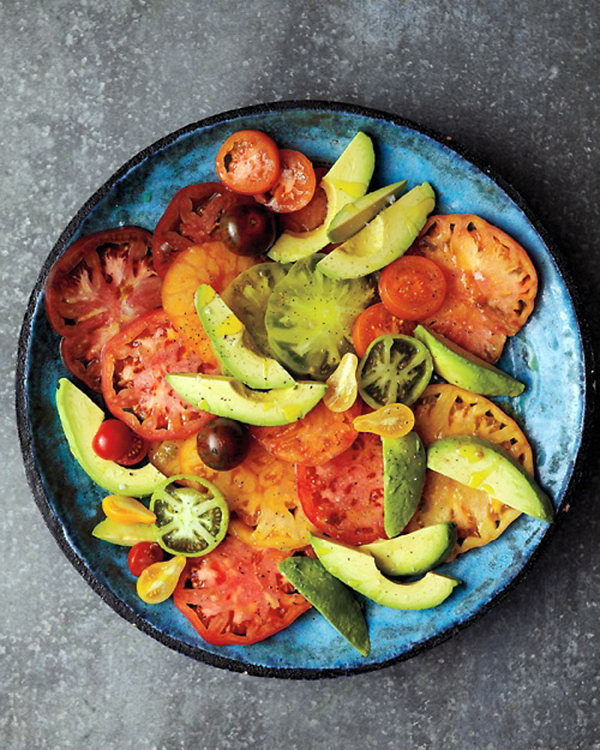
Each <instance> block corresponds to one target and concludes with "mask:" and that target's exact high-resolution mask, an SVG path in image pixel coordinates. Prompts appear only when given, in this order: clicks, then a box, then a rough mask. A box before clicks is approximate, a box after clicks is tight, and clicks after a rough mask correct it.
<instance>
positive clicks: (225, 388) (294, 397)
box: [166, 373, 327, 427]
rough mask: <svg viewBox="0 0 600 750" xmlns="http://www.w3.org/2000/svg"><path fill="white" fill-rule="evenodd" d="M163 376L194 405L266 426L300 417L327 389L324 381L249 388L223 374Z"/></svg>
mask: <svg viewBox="0 0 600 750" xmlns="http://www.w3.org/2000/svg"><path fill="white" fill-rule="evenodd" d="M166 378H167V382H168V383H169V385H170V386H171V388H173V389H174V390H175V391H176V392H177V393H178V394H179V395H180V396H181V398H183V399H184V400H185V401H187V402H188V403H189V404H192V406H195V407H196V408H197V409H202V410H203V411H207V412H209V413H210V414H215V415H216V416H218V417H229V419H237V421H238V422H245V423H246V424H254V425H263V426H268V427H272V426H275V425H282V424H290V422H296V421H297V420H299V419H302V417H304V416H305V415H306V414H308V412H309V411H310V410H311V409H313V408H314V407H315V406H316V405H317V404H318V403H319V401H320V400H321V399H322V398H323V396H324V395H325V393H326V392H327V385H326V384H325V383H313V382H312V381H300V382H298V383H296V384H295V385H292V386H289V387H288V388H279V389H277V390H271V391H253V390H250V388H247V387H246V386H245V385H244V384H243V383H241V382H240V381H239V380H236V379H235V378H229V377H226V376H224V375H200V374H196V373H170V374H169V375H167V376H166Z"/></svg>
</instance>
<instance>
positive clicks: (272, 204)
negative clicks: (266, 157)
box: [254, 148, 317, 214]
mask: <svg viewBox="0 0 600 750" xmlns="http://www.w3.org/2000/svg"><path fill="white" fill-rule="evenodd" d="M279 157H280V159H281V174H280V175H279V179H278V180H277V182H276V183H275V184H274V185H273V187H272V188H271V189H270V190H269V191H267V192H261V193H260V194H258V195H255V196H254V197H255V198H256V200H257V201H258V202H259V203H263V204H264V205H265V206H267V208H270V209H271V211H275V212H276V213H278V214H287V213H291V212H292V211H299V210H300V209H301V208H304V207H305V206H307V205H308V204H309V203H310V201H311V200H312V198H313V196H314V194H315V190H316V188H317V178H316V176H315V170H314V168H313V165H312V164H311V162H310V160H309V159H307V158H306V156H304V154H302V153H300V151H292V150H291V149H289V148H282V149H281V151H280V152H279Z"/></svg>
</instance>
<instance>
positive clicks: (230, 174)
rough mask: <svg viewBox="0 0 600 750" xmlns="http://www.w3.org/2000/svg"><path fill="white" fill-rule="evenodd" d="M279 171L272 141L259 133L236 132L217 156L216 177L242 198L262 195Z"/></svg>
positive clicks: (277, 157) (275, 146) (278, 163)
mask: <svg viewBox="0 0 600 750" xmlns="http://www.w3.org/2000/svg"><path fill="white" fill-rule="evenodd" d="M280 172H281V166H280V156H279V149H278V148H277V144H276V143H275V141H274V140H273V139H272V138H270V137H269V136H268V135H267V134H266V133H262V132H261V131H260V130H239V131H238V132H237V133H233V135H230V136H229V138H228V139H227V140H226V141H225V143H224V144H223V145H222V146H221V148H220V149H219V153H218V154H217V174H218V175H219V179H220V180H221V182H222V183H223V184H224V185H226V186H227V187H228V188H229V189H230V190H233V191H234V192H236V193H243V194H244V195H255V194H256V193H265V192H266V191H267V190H270V189H271V188H272V187H273V185H274V184H275V183H276V182H277V180H278V178H279V174H280Z"/></svg>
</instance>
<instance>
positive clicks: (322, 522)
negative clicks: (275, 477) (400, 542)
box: [297, 432, 385, 545]
mask: <svg viewBox="0 0 600 750" xmlns="http://www.w3.org/2000/svg"><path fill="white" fill-rule="evenodd" d="M297 477H298V495H299V496H300V502H301V503H302V508H303V510H304V512H305V513H306V516H307V518H308V519H309V520H310V521H312V523H313V524H314V525H315V526H316V527H317V528H318V529H319V530H320V531H322V532H324V533H325V534H328V535H329V536H330V537H332V538H333V539H338V540H339V541H340V542H344V543H345V544H353V545H356V544H368V543H370V542H374V541H375V540H376V539H384V538H385V531H384V528H383V456H382V452H381V440H380V439H379V437H377V435H371V434H369V433H364V432H361V433H359V435H358V438H357V439H356V440H355V441H354V443H353V444H352V446H351V447H350V448H349V449H348V450H347V451H346V452H345V453H342V454H341V456H337V458H334V459H333V460H332V461H329V462H328V463H326V464H323V465H322V466H298V468H297Z"/></svg>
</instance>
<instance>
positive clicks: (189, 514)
mask: <svg viewBox="0 0 600 750" xmlns="http://www.w3.org/2000/svg"><path fill="white" fill-rule="evenodd" d="M178 482H189V483H192V484H193V485H194V486H192V487H189V486H182V485H181V484H178ZM150 510H152V511H153V512H154V513H155V515H156V541H157V542H158V543H159V544H160V546H161V547H162V548H163V549H164V550H165V551H166V552H169V553H170V554H171V555H184V556H185V557H199V556H200V555H206V554H208V553H209V552H211V551H212V550H213V549H214V548H215V547H216V546H217V545H219V544H220V543H221V542H222V541H223V539H224V538H225V534H226V532H227V526H228V524H229V508H228V507H227V503H226V502H225V498H224V497H223V495H222V494H221V493H220V492H219V490H218V489H217V488H216V487H215V486H214V484H212V483H211V482H207V481H206V479H202V478H201V477H194V476H191V475H189V474H177V475H176V476H174V477H169V478H168V479H167V480H166V481H164V482H163V483H162V484H160V485H159V486H158V487H157V488H156V489H155V490H154V492H153V493H152V498H151V500H150Z"/></svg>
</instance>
